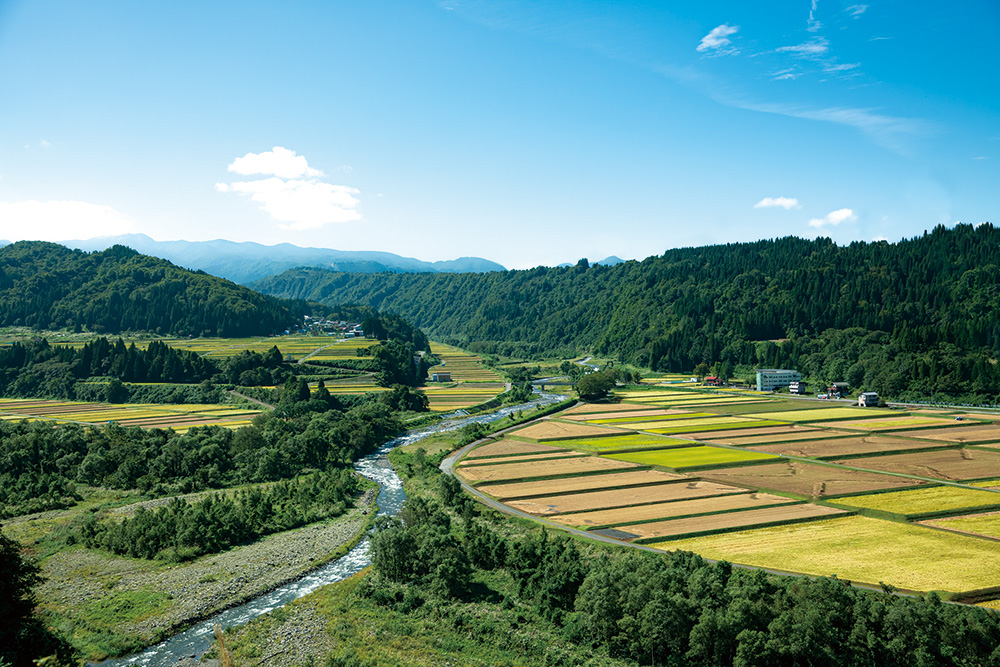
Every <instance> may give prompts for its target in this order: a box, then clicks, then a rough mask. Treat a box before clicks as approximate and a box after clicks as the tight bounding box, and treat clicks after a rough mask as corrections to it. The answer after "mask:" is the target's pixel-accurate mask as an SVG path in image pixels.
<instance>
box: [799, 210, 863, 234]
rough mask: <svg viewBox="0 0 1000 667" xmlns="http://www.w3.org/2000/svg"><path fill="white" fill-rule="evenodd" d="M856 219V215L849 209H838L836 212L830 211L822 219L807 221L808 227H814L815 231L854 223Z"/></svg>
mask: <svg viewBox="0 0 1000 667" xmlns="http://www.w3.org/2000/svg"><path fill="white" fill-rule="evenodd" d="M857 219H858V216H857V214H855V213H854V211H852V210H851V209H849V208H838V209H837V210H836V211H830V212H829V213H827V214H826V215H825V216H823V217H822V218H813V219H812V220H810V221H809V226H810V227H816V228H817V229H819V228H822V227H827V226H829V227H836V226H837V225H839V224H840V223H842V222H854V221H855V220H857Z"/></svg>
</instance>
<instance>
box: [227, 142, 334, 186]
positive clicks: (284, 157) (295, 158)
mask: <svg viewBox="0 0 1000 667" xmlns="http://www.w3.org/2000/svg"><path fill="white" fill-rule="evenodd" d="M227 169H228V170H229V171H231V172H233V173H236V174H239V175H240V176H257V175H261V176H277V177H278V178H301V177H303V176H322V175H323V172H321V171H319V170H318V169H313V168H312V167H310V166H309V163H308V162H307V161H306V158H305V156H304V155H296V154H295V151H292V150H289V149H287V148H284V147H282V146H275V147H274V148H272V149H271V150H269V151H264V152H263V153H247V154H246V155H244V156H243V157H238V158H236V159H235V160H233V161H232V163H230V165H229V166H228V167H227Z"/></svg>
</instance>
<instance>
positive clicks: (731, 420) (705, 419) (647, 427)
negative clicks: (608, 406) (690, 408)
mask: <svg viewBox="0 0 1000 667" xmlns="http://www.w3.org/2000/svg"><path fill="white" fill-rule="evenodd" d="M742 424H750V425H757V424H760V422H759V421H757V420H752V419H743V418H741V417H722V416H719V415H707V416H706V415H705V414H700V415H698V416H695V415H691V416H686V415H685V416H681V417H673V418H667V419H662V418H661V419H651V420H649V421H627V420H626V421H624V422H617V423H614V424H609V426H615V427H618V428H628V429H641V430H643V431H652V430H653V429H659V428H680V429H684V428H687V429H691V430H697V429H698V428H699V427H701V426H712V427H719V428H725V427H730V428H732V427H734V426H737V425H742Z"/></svg>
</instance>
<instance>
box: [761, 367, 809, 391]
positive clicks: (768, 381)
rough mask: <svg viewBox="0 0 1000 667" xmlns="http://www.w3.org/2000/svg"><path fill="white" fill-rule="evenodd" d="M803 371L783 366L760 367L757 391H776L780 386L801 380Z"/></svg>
mask: <svg viewBox="0 0 1000 667" xmlns="http://www.w3.org/2000/svg"><path fill="white" fill-rule="evenodd" d="M801 381H802V373H799V372H798V371H789V370H785V369H781V368H758V369H757V391H774V390H775V389H777V388H778V387H787V386H788V385H790V384H791V383H793V382H801Z"/></svg>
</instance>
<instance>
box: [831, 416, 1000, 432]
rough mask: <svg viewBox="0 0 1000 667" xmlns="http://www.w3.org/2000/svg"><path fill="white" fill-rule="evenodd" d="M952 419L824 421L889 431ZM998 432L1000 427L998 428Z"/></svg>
mask: <svg viewBox="0 0 1000 667" xmlns="http://www.w3.org/2000/svg"><path fill="white" fill-rule="evenodd" d="M954 424H955V420H954V419H943V418H941V417H927V416H923V415H903V416H899V417H878V418H875V419H855V420H849V421H835V422H825V423H824V424H823V426H829V427H830V428H846V429H851V430H855V431H859V430H860V431H891V430H893V429H908V428H920V427H921V426H925V427H929V426H947V425H954ZM998 433H1000V429H998Z"/></svg>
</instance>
